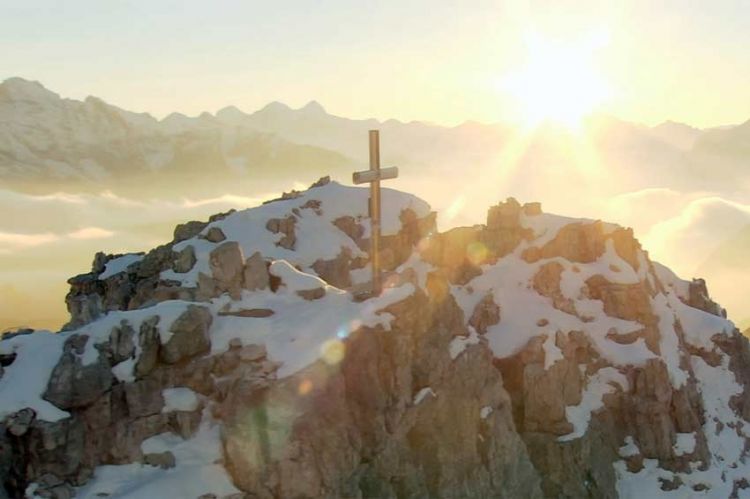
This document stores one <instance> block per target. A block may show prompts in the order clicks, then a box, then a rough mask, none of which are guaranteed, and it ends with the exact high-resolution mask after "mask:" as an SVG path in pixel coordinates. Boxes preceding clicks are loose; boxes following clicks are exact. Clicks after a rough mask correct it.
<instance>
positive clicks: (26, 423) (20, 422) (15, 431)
mask: <svg viewBox="0 0 750 499" xmlns="http://www.w3.org/2000/svg"><path fill="white" fill-rule="evenodd" d="M35 417H36V413H35V412H34V410H33V409H28V408H26V409H21V410H20V411H18V412H17V413H15V414H13V415H12V416H11V417H9V418H8V421H7V425H8V432H9V433H10V434H11V435H13V436H15V437H21V436H23V435H25V434H26V432H27V431H29V427H30V426H31V423H32V422H33V421H34V418H35Z"/></svg>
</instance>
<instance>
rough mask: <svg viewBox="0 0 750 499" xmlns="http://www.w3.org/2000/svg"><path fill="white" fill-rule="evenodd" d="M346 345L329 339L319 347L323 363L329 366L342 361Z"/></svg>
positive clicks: (337, 340)
mask: <svg viewBox="0 0 750 499" xmlns="http://www.w3.org/2000/svg"><path fill="white" fill-rule="evenodd" d="M345 354H346V345H344V342H343V341H341V340H339V339H330V340H328V341H326V342H325V343H323V345H321V347H320V356H321V357H322V359H323V361H324V362H325V363H326V364H328V365H330V366H333V365H336V364H338V363H339V362H341V361H342V360H343V359H344V355H345Z"/></svg>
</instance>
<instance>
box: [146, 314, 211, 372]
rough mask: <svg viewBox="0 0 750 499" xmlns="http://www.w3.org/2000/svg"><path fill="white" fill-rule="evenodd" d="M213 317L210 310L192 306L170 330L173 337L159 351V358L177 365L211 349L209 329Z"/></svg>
mask: <svg viewBox="0 0 750 499" xmlns="http://www.w3.org/2000/svg"><path fill="white" fill-rule="evenodd" d="M212 319H213V317H212V315H211V312H210V311H209V309H208V308H206V307H201V306H198V305H190V306H188V308H187V310H186V311H185V312H184V313H183V314H182V315H181V316H180V317H178V318H177V320H175V322H174V324H172V327H171V328H170V332H171V333H172V336H171V337H170V338H169V341H167V343H166V344H164V345H162V346H161V349H160V350H159V358H160V359H161V361H162V362H165V363H167V364H175V363H177V362H180V361H181V360H185V359H189V358H190V357H193V356H195V355H198V354H200V353H204V352H206V351H208V349H209V348H211V340H210V339H209V337H208V328H209V327H211V322H212Z"/></svg>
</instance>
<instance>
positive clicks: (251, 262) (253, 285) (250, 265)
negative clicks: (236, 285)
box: [242, 251, 270, 291]
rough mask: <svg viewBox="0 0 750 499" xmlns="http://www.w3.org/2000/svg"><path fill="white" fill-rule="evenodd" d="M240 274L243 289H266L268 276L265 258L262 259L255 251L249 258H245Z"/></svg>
mask: <svg viewBox="0 0 750 499" xmlns="http://www.w3.org/2000/svg"><path fill="white" fill-rule="evenodd" d="M242 275H243V277H242V286H243V287H244V288H245V289H247V290H249V291H255V290H258V289H266V288H267V287H268V282H269V280H270V276H269V275H268V267H267V265H266V262H265V260H263V255H261V254H260V253H259V252H257V251H256V252H255V253H253V254H252V256H250V258H248V259H247V260H245V267H244V269H243V274H242Z"/></svg>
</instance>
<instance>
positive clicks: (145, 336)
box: [134, 315, 161, 378]
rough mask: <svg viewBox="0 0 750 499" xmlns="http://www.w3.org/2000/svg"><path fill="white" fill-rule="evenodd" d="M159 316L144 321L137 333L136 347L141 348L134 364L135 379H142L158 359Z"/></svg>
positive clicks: (159, 343) (159, 346) (159, 345)
mask: <svg viewBox="0 0 750 499" xmlns="http://www.w3.org/2000/svg"><path fill="white" fill-rule="evenodd" d="M159 320H160V319H159V316H158V315H157V316H154V317H150V318H148V319H146V320H145V321H143V322H142V323H141V328H140V330H139V331H138V345H139V346H140V347H141V355H140V356H139V357H138V361H137V362H136V363H135V368H134V373H135V376H136V378H142V377H144V376H146V375H147V374H148V373H150V372H151V371H152V370H153V369H154V367H156V363H157V361H158V359H159V351H160V349H161V342H160V339H159V329H158V324H159Z"/></svg>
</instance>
